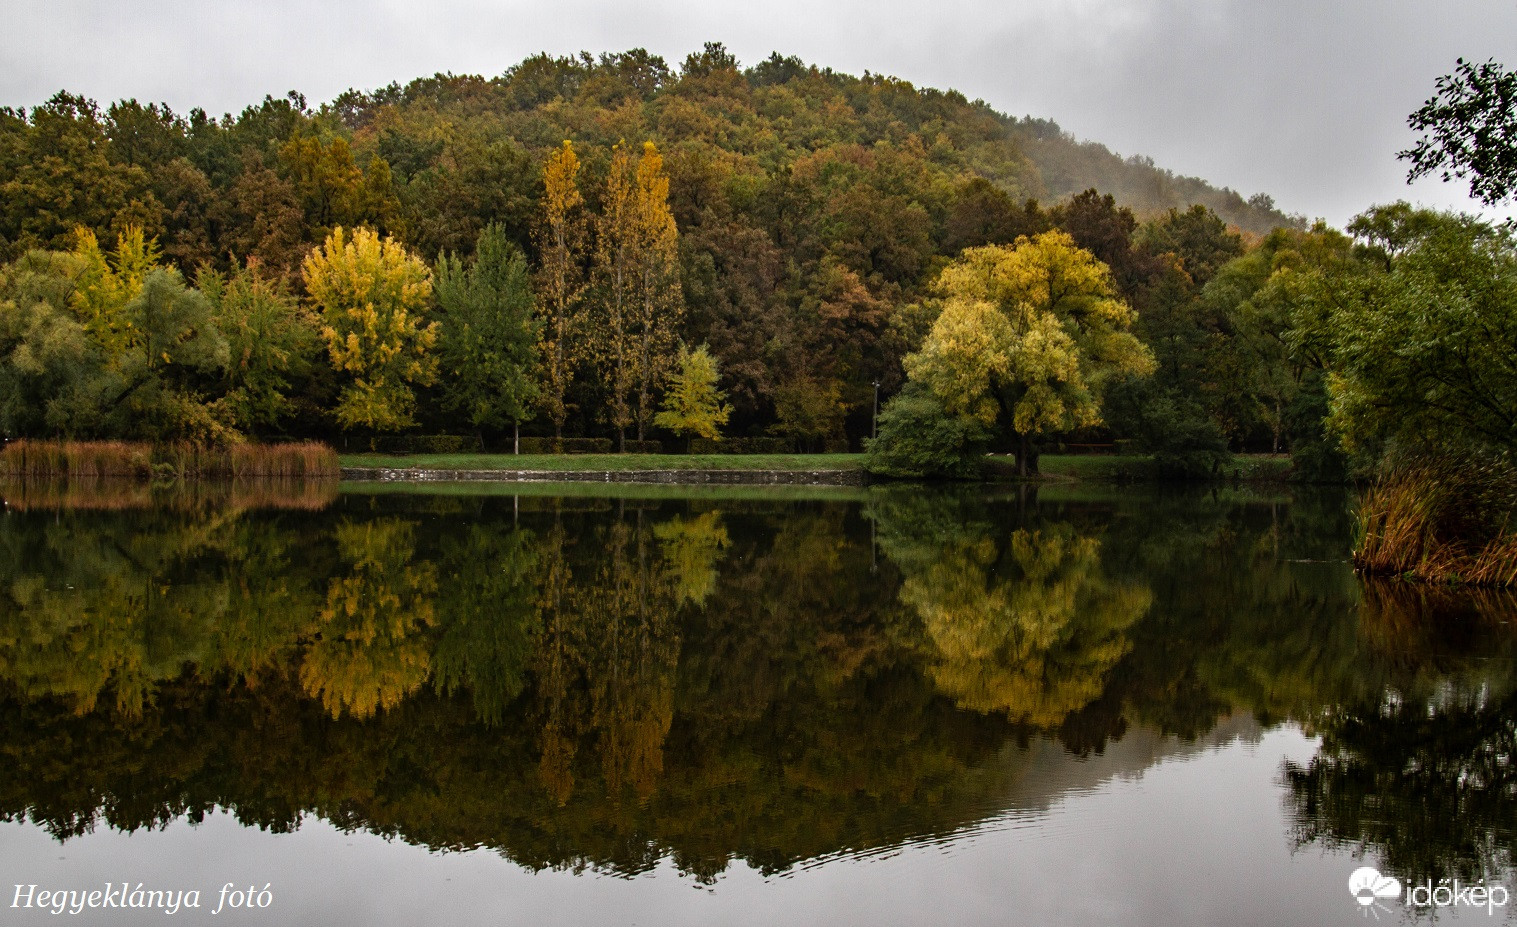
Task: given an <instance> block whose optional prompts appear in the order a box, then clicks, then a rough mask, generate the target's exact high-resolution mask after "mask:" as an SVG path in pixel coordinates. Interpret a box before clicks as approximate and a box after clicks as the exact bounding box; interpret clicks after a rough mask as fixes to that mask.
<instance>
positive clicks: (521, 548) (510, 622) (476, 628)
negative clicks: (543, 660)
mask: <svg viewBox="0 0 1517 927" xmlns="http://www.w3.org/2000/svg"><path fill="white" fill-rule="evenodd" d="M440 562H441V569H442V570H443V571H445V572H444V578H443V580H442V581H441V582H440V584H439V589H438V596H437V599H438V604H437V608H438V612H439V619H440V623H441V625H442V634H441V636H440V637H439V638H438V640H437V645H436V650H435V651H434V652H433V654H432V667H433V674H434V676H433V679H434V682H435V683H436V685H437V688H438V690H439V691H441V692H443V693H445V694H452V693H453V692H456V691H461V690H467V691H468V692H469V693H470V694H471V695H472V697H473V701H474V711H475V713H476V714H477V715H478V717H479V718H480V720H482V721H485V722H486V723H488V724H491V725H499V724H501V723H503V722H504V721H505V720H506V714H507V710H508V708H509V706H510V704H511V702H512V701H513V700H514V699H515V698H516V697H517V696H518V695H519V694H520V693H521V690H522V688H523V687H524V686H525V685H526V683H527V661H528V659H529V658H530V656H531V653H532V650H533V648H534V646H535V645H536V642H537V635H538V632H539V630H540V626H541V621H542V619H541V614H540V609H539V603H538V601H537V595H538V593H537V589H536V579H537V577H538V573H539V570H540V569H541V568H542V562H541V559H540V557H539V545H538V543H537V539H536V537H535V536H534V535H533V534H532V532H530V531H509V532H507V531H501V530H499V529H498V528H495V527H492V526H486V525H478V524H474V525H470V526H469V527H468V528H467V529H465V530H464V531H463V532H462V533H461V534H459V535H455V536H450V537H447V538H444V539H443V543H442V550H441V556H440Z"/></svg>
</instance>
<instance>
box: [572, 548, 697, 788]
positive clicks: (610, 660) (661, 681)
mask: <svg viewBox="0 0 1517 927" xmlns="http://www.w3.org/2000/svg"><path fill="white" fill-rule="evenodd" d="M609 535H610V536H609V537H608V538H607V541H608V543H607V545H606V548H607V556H606V558H605V559H604V560H603V561H602V567H601V576H600V581H599V582H597V583H594V584H592V585H590V586H587V587H586V588H585V589H584V590H583V591H584V592H585V597H584V599H583V601H582V606H581V608H580V612H581V614H582V615H583V616H584V617H585V619H586V620H587V621H588V622H589V623H590V627H592V628H594V629H595V631H596V634H595V638H594V639H597V640H598V641H599V646H598V647H597V648H596V653H595V655H594V660H593V663H592V677H591V700H592V704H593V706H594V708H593V721H594V725H595V727H596V729H597V730H598V731H599V733H600V738H601V773H602V775H603V776H604V777H605V781H606V790H607V791H608V792H609V793H611V794H613V795H614V794H616V793H618V792H620V791H621V790H622V788H623V787H624V786H626V785H630V786H632V789H633V791H634V792H635V793H636V795H637V796H638V798H639V799H645V798H647V797H648V796H649V795H651V794H653V790H654V788H655V787H656V786H657V785H658V779H659V777H660V776H661V775H662V774H663V771H664V739H665V738H666V737H668V736H669V726H670V724H671V723H673V720H674V668H675V663H676V661H677V660H678V658H679V631H678V627H677V625H676V623H675V621H674V612H675V606H676V600H675V596H674V587H675V584H674V583H673V582H671V581H670V577H669V574H668V573H667V572H666V571H665V570H663V569H662V565H661V564H657V563H655V562H653V560H652V555H651V551H650V547H651V546H652V544H651V539H650V538H649V537H648V536H647V534H646V533H645V532H644V531H643V530H641V525H638V526H636V527H634V526H633V525H629V524H628V523H626V522H623V521H618V522H617V523H615V524H614V525H612V526H611V528H610V530H609Z"/></svg>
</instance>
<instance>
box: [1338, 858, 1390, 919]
mask: <svg viewBox="0 0 1517 927" xmlns="http://www.w3.org/2000/svg"><path fill="white" fill-rule="evenodd" d="M1348 890H1349V891H1350V892H1352V893H1353V895H1354V900H1355V901H1357V902H1359V913H1360V914H1361V915H1362V916H1364V917H1368V916H1369V915H1371V914H1373V915H1375V920H1377V921H1378V920H1380V911H1384V912H1385V913H1386V914H1389V913H1391V909H1390V908H1387V907H1386V906H1385V905H1383V904H1381V903H1380V901H1381V899H1382V898H1395V897H1398V896H1399V895H1400V894H1401V883H1400V882H1398V881H1396V880H1395V879H1393V878H1391V877H1390V876H1383V875H1381V874H1380V870H1379V869H1376V868H1375V867H1374V866H1361V867H1360V868H1358V869H1355V870H1354V872H1353V875H1350V876H1349V877H1348ZM1376 908H1379V909H1380V911H1377V910H1375V909H1376Z"/></svg>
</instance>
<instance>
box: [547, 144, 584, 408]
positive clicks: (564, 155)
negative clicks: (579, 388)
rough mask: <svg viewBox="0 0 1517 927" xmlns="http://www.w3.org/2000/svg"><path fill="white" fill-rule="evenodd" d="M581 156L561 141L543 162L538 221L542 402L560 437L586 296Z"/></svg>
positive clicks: (576, 362) (575, 365)
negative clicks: (580, 184)
mask: <svg viewBox="0 0 1517 927" xmlns="http://www.w3.org/2000/svg"><path fill="white" fill-rule="evenodd" d="M578 178H579V157H578V156H577V155H576V154H575V153H574V146H573V145H572V144H571V143H570V142H568V141H565V142H564V143H563V146H562V147H560V148H559V149H557V150H556V151H554V152H553V154H552V155H550V156H549V157H548V161H547V163H546V164H544V165H543V187H544V191H543V212H542V216H541V217H540V219H539V222H538V226H537V249H538V254H539V255H540V256H541V261H542V264H541V266H540V268H539V270H538V273H537V296H538V299H537V309H538V317H539V319H541V321H542V326H541V328H540V334H539V336H538V352H539V356H540V357H541V360H542V367H543V388H542V390H541V393H540V402H541V404H542V407H543V409H544V411H546V412H547V413H548V418H549V419H551V420H552V422H553V430H554V434H555V435H556V436H557V437H560V438H562V437H563V436H564V420H565V419H566V418H567V417H568V415H569V404H568V396H569V387H570V386H571V385H572V384H573V382H574V371H575V368H576V367H577V366H578V363H579V357H578V355H577V353H576V352H577V346H578V344H579V336H580V334H581V332H580V331H579V329H580V327H581V320H580V315H579V313H580V309H581V306H582V302H581V300H582V299H583V297H584V291H585V283H584V268H583V262H584V249H585V200H584V197H582V196H581V195H580V192H579V179H578Z"/></svg>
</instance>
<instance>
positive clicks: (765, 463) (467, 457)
mask: <svg viewBox="0 0 1517 927" xmlns="http://www.w3.org/2000/svg"><path fill="white" fill-rule="evenodd" d="M342 465H343V466H344V467H385V468H394V469H423V470H557V471H560V472H562V471H566V470H860V469H863V466H864V455H863V454H411V455H407V456H400V455H394V454H343V455H342Z"/></svg>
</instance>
